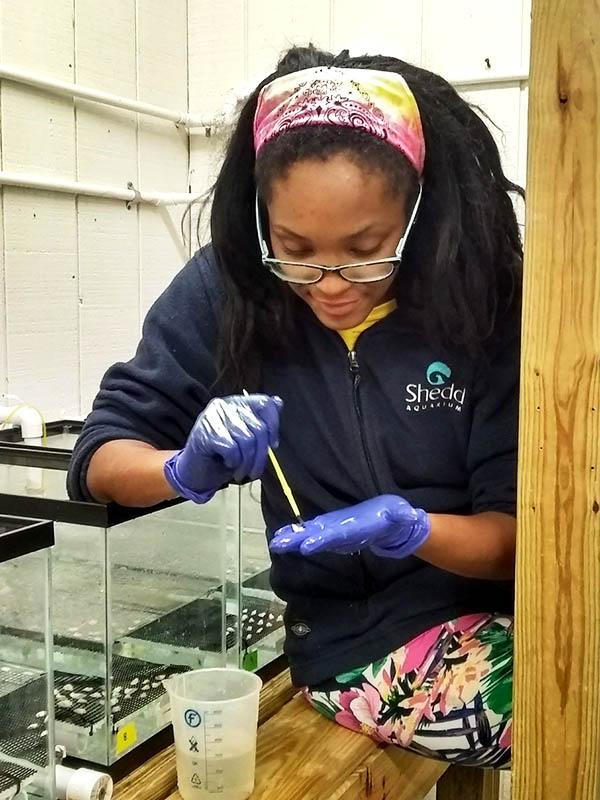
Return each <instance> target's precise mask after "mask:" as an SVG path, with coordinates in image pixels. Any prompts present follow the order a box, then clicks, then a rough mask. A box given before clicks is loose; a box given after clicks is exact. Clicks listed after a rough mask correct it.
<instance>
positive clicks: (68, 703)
mask: <svg viewBox="0 0 600 800" xmlns="http://www.w3.org/2000/svg"><path fill="white" fill-rule="evenodd" d="M58 705H59V706H60V708H71V706H72V705H73V703H72V702H71V701H70V700H60V702H59V703H58Z"/></svg>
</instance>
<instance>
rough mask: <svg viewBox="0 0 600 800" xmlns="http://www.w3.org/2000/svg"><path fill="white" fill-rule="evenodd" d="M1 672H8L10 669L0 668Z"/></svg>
mask: <svg viewBox="0 0 600 800" xmlns="http://www.w3.org/2000/svg"><path fill="white" fill-rule="evenodd" d="M2 672H10V667H2Z"/></svg>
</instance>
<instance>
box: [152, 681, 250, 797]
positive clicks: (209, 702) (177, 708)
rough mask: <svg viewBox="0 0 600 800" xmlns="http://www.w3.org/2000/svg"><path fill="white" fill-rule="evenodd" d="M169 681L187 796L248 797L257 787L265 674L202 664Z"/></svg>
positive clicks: (181, 790)
mask: <svg viewBox="0 0 600 800" xmlns="http://www.w3.org/2000/svg"><path fill="white" fill-rule="evenodd" d="M164 685H165V688H166V689H167V691H168V693H169V698H170V701H171V719H172V721H173V732H174V735H175V755H176V758H177V785H178V787H179V793H180V794H181V796H182V798H183V800H203V799H204V798H210V797H215V796H216V797H217V798H219V800H245V798H246V797H248V796H249V795H250V794H251V792H252V790H253V788H254V768H255V760H256V728H257V724H258V696H259V692H260V687H261V686H262V681H261V679H260V678H259V677H258V675H254V673H252V672H246V671H245V670H242V669H226V668H215V669H197V670H194V671H193V672H184V673H182V674H181V675H175V676H173V677H171V678H168V679H167V680H165V681H164Z"/></svg>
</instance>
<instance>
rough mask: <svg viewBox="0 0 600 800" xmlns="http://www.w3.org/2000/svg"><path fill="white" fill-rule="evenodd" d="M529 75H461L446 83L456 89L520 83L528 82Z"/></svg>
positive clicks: (509, 73)
mask: <svg viewBox="0 0 600 800" xmlns="http://www.w3.org/2000/svg"><path fill="white" fill-rule="evenodd" d="M528 80H529V74H528V73H527V72H504V73H501V72H499V73H497V74H494V75H491V74H490V75H488V74H487V73H484V74H482V75H470V76H469V75H463V76H462V77H457V78H448V83H451V84H452V86H454V87H455V88H458V87H460V86H485V85H486V84H494V83H521V82H522V81H528Z"/></svg>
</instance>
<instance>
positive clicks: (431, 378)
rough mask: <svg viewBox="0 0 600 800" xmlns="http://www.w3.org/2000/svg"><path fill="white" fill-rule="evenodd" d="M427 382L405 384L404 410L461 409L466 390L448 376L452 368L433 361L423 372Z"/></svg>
mask: <svg viewBox="0 0 600 800" xmlns="http://www.w3.org/2000/svg"><path fill="white" fill-rule="evenodd" d="M425 377H426V379H427V383H426V384H424V383H408V384H407V385H406V397H405V398H404V399H405V402H406V410H407V411H429V410H430V409H434V408H452V409H454V411H459V412H460V411H462V410H463V406H464V403H465V395H466V393H467V390H466V388H465V387H464V386H462V387H458V386H456V384H455V383H454V381H452V383H450V382H449V381H450V378H451V377H452V370H451V369H450V367H449V366H448V365H447V364H444V362H443V361H433V362H432V363H431V364H430V365H429V366H428V367H427V370H426V372H425Z"/></svg>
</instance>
